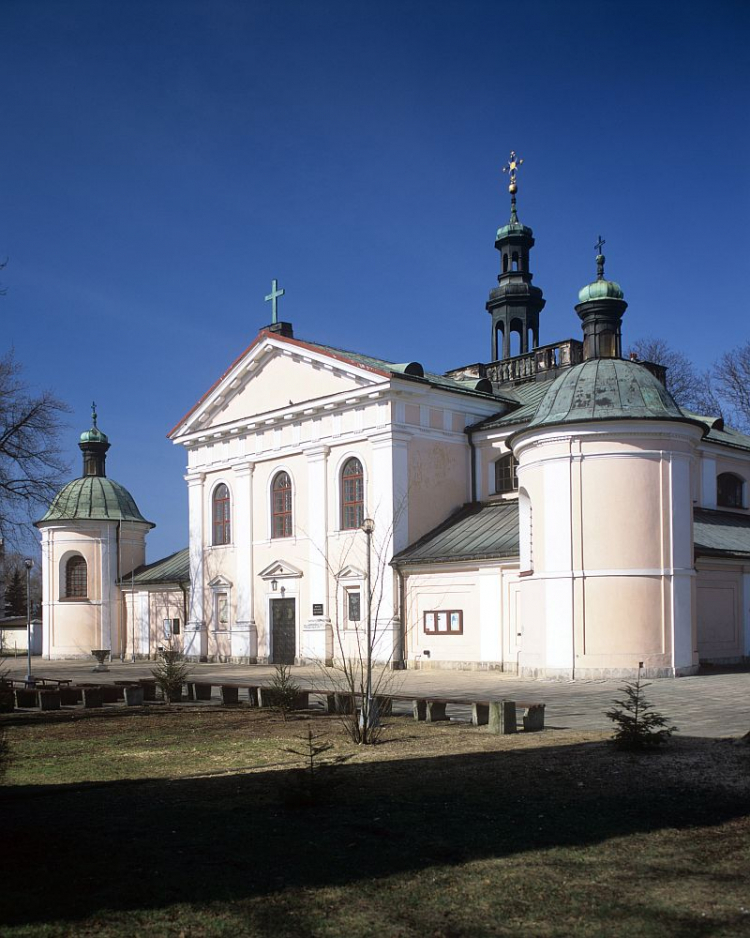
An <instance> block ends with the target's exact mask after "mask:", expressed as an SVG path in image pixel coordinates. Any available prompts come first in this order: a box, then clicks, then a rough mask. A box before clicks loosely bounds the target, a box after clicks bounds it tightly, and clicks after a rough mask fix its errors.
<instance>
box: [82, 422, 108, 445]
mask: <svg viewBox="0 0 750 938" xmlns="http://www.w3.org/2000/svg"><path fill="white" fill-rule="evenodd" d="M80 442H81V443H109V438H108V437H107V434H106V433H102V431H101V430H100V429H99V427H97V426H93V427H92V428H91V429H90V430H84V432H83V433H82V434H81V440H80Z"/></svg>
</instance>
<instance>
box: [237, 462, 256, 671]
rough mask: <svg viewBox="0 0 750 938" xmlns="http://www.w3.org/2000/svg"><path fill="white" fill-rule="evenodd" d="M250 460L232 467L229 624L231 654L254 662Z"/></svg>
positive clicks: (251, 481) (251, 472)
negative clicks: (233, 602)
mask: <svg viewBox="0 0 750 938" xmlns="http://www.w3.org/2000/svg"><path fill="white" fill-rule="evenodd" d="M254 470H255V465H254V463H252V462H247V463H244V464H243V465H241V466H235V469H234V477H235V480H236V484H235V486H234V511H233V519H232V520H233V529H234V534H233V538H234V544H235V557H236V558H237V593H236V595H237V608H236V614H235V618H234V624H233V626H232V634H231V643H232V657H233V658H245V659H252V660H253V661H256V660H257V658H258V630H257V628H256V625H255V614H254V610H255V604H254V581H253V472H254Z"/></svg>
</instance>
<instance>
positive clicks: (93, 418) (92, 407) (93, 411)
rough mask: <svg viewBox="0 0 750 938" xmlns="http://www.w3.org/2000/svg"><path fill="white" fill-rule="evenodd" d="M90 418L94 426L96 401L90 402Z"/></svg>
mask: <svg viewBox="0 0 750 938" xmlns="http://www.w3.org/2000/svg"><path fill="white" fill-rule="evenodd" d="M91 420H92V422H93V424H94V426H96V401H92V402H91Z"/></svg>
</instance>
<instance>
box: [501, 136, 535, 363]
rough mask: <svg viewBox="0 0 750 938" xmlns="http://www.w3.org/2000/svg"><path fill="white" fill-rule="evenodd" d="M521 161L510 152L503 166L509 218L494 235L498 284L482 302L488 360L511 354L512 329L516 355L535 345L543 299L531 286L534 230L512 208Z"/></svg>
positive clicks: (514, 208) (513, 206)
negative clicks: (487, 322) (488, 320)
mask: <svg viewBox="0 0 750 938" xmlns="http://www.w3.org/2000/svg"><path fill="white" fill-rule="evenodd" d="M521 163H523V160H521V159H518V157H517V156H516V154H515V152H514V151H511V154H510V160H509V161H508V163H507V165H506V166H504V167H503V172H507V173H508V175H509V178H510V184H509V186H508V192H510V221H509V222H508V224H507V225H504V226H503V227H502V228H499V229H498V231H497V235H496V236H495V248H496V249H497V250H498V251H499V252H500V274H499V276H498V278H497V280H498V283H499V286H497V287H495V288H494V289H493V290H492V291H491V292H490V298H489V300H488V301H487V305H486V308H487V312H488V313H489V314H490V315H491V316H492V339H491V346H490V355H491V359H492V361H498V360H499V359H504V358H510V357H511V344H510V337H511V334H512V333H514V332H515V333H516V334H517V335H518V336H519V339H520V343H519V350H518V354H520V355H525V354H526V353H527V352H530V351H531V350H532V349H534V348H537V346H538V345H539V313H540V312H541V311H542V309H543V308H544V303H545V300H544V297H543V296H542V291H541V290H540V289H539V287H534V286H532V285H531V281H532V274H531V272H530V269H529V254H530V252H531V249H532V248H533V247H534V233H533V231H532V230H531V228H527V227H526V225H522V224H521V223H520V221H519V220H518V213H517V211H516V193H517V191H518V184H517V182H516V172H517V170H518V167H519V166H520V165H521Z"/></svg>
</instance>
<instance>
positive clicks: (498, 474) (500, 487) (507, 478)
mask: <svg viewBox="0 0 750 938" xmlns="http://www.w3.org/2000/svg"><path fill="white" fill-rule="evenodd" d="M517 489H518V460H517V459H516V457H515V456H514V455H513V453H508V454H507V455H505V456H501V457H500V459H498V460H497V462H496V463H495V494H496V495H502V494H504V493H505V492H515V491H517Z"/></svg>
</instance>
